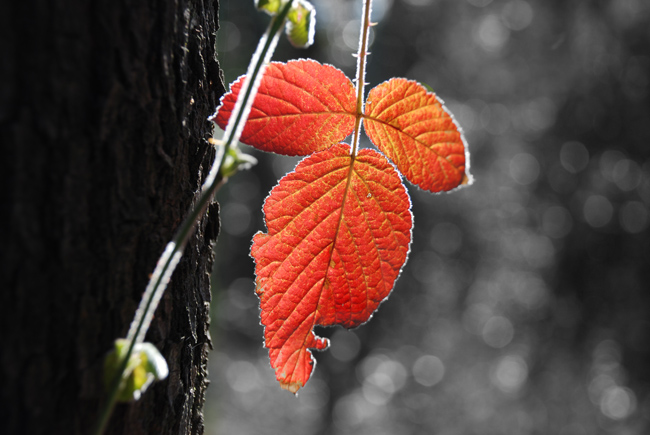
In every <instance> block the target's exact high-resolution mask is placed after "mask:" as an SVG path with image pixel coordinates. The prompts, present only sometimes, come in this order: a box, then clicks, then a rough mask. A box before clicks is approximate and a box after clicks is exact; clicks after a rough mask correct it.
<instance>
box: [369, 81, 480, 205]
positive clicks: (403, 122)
mask: <svg viewBox="0 0 650 435" xmlns="http://www.w3.org/2000/svg"><path fill="white" fill-rule="evenodd" d="M363 122H364V128H365V130H366V134H367V135H368V137H369V138H370V140H371V141H372V142H373V143H374V144H375V146H377V148H379V149H380V150H381V151H382V152H383V153H384V154H386V156H388V158H390V159H391V160H392V161H393V162H394V163H395V165H396V166H397V168H398V169H399V170H400V172H401V173H402V174H404V176H405V177H406V178H407V179H408V180H409V181H410V182H411V183H413V184H417V185H418V186H420V187H421V188H422V189H425V190H429V191H431V192H441V191H447V190H451V189H453V188H455V187H457V186H458V185H460V184H467V183H468V182H469V178H468V176H467V174H466V172H465V170H466V161H465V148H466V146H465V140H464V138H463V136H462V134H461V132H460V130H459V128H458V126H457V125H456V122H455V121H454V119H453V118H452V116H451V114H450V113H449V112H448V111H447V110H446V108H445V107H444V106H443V104H442V101H441V100H439V99H438V98H437V97H436V95H435V94H434V93H432V92H427V90H426V89H425V88H424V87H423V86H422V85H420V84H418V83H417V82H414V81H410V80H406V79H391V80H389V81H387V82H384V83H382V84H380V85H379V86H377V87H375V88H374V89H372V90H371V91H370V92H369V93H368V100H367V102H366V109H365V116H364V121H363Z"/></svg>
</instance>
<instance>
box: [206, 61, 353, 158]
mask: <svg viewBox="0 0 650 435" xmlns="http://www.w3.org/2000/svg"><path fill="white" fill-rule="evenodd" d="M243 79H244V76H242V77H240V78H239V79H238V80H237V81H236V82H235V83H233V84H232V85H231V86H230V92H229V93H227V94H226V95H225V96H224V97H223V98H222V100H221V106H220V107H219V109H218V112H217V116H216V117H215V118H214V119H213V121H215V122H216V123H217V124H218V125H219V126H220V127H221V128H224V129H225V128H226V124H227V123H228V119H229V118H230V114H231V113H232V110H233V108H234V107H235V102H236V101H237V96H238V95H239V90H240V88H241V85H242V82H243ZM354 92H355V91H354V86H353V85H352V82H351V81H350V80H349V79H348V78H347V77H346V76H345V74H343V72H342V71H340V70H338V69H336V68H334V67H333V66H331V65H322V64H320V63H318V62H316V61H313V60H295V61H290V62H288V63H286V64H284V63H281V62H272V63H271V64H270V65H269V66H268V67H267V68H266V71H265V73H264V77H263V78H262V82H261V84H260V87H259V89H258V91H257V96H256V97H255V100H254V102H253V107H252V109H251V113H250V115H249V117H248V121H247V122H246V126H245V128H244V130H243V132H242V135H241V139H240V140H241V142H243V143H246V144H248V145H252V146H254V147H256V148H258V149H260V150H263V151H272V152H275V153H279V154H285V155H307V154H311V153H313V152H315V151H322V150H324V149H327V148H329V147H330V146H332V145H334V144H336V143H338V142H339V141H341V140H343V139H344V138H345V137H346V136H347V135H349V134H350V133H351V132H352V129H353V128H354V119H355V111H356V102H355V93H354Z"/></svg>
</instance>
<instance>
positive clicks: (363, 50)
mask: <svg viewBox="0 0 650 435" xmlns="http://www.w3.org/2000/svg"><path fill="white" fill-rule="evenodd" d="M371 12H372V0H364V1H363V10H362V12H361V17H362V18H361V31H360V34H359V50H358V51H357V54H356V56H355V57H356V58H357V75H356V78H355V85H356V93H357V110H356V119H355V122H354V132H353V136H352V156H356V155H357V151H358V150H359V133H360V132H361V124H362V121H363V113H364V98H363V97H364V95H363V94H364V89H365V86H366V82H365V78H366V60H367V57H368V55H369V54H370V52H368V40H369V34H370V27H371V26H373V25H375V23H372V22H371V21H370V14H371Z"/></svg>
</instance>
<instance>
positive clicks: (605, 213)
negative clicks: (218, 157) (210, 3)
mask: <svg viewBox="0 0 650 435" xmlns="http://www.w3.org/2000/svg"><path fill="white" fill-rule="evenodd" d="M220 3H221V10H220V26H221V28H220V30H219V33H218V51H219V53H218V57H219V61H220V63H221V65H222V67H223V68H224V74H225V80H226V82H227V83H230V82H232V81H233V80H234V79H235V78H236V77H238V76H239V75H240V74H243V73H244V72H245V70H246V66H247V64H248V61H249V59H250V55H251V53H252V52H253V51H254V49H255V46H256V44H257V40H258V38H259V37H260V35H261V34H262V33H263V31H264V29H265V27H266V25H267V23H268V20H269V19H268V17H267V16H266V15H264V14H261V13H258V12H256V11H255V9H254V7H253V1H252V0H244V1H242V0H222V1H221V2H220ZM313 3H314V6H315V7H316V10H317V34H316V43H315V45H314V46H313V47H312V48H310V49H308V50H301V51H299V50H295V49H293V48H291V47H290V46H289V44H288V43H287V42H286V40H284V39H283V40H282V41H281V43H280V46H279V48H278V51H277V52H276V55H275V57H274V59H275V60H282V61H286V60H289V59H292V58H300V57H309V58H314V59H316V60H319V61H320V62H324V63H330V64H333V65H335V66H337V67H338V68H340V69H342V70H343V71H345V72H346V74H347V75H348V76H349V77H354V73H355V71H354V68H355V59H354V58H353V57H352V55H351V54H352V53H353V52H355V51H356V49H357V48H356V47H357V41H358V34H359V19H360V13H361V0H354V1H348V0H320V1H316V0H313ZM373 19H374V20H375V21H379V25H377V26H376V27H374V28H373V29H372V30H373V44H372V47H371V51H372V55H371V56H370V58H369V64H368V68H369V69H368V75H367V82H369V83H370V85H369V86H368V88H367V90H369V89H370V88H371V87H373V86H375V85H377V84H379V83H381V82H383V81H385V80H387V79H389V78H391V77H406V78H409V79H413V80H417V81H419V82H421V83H425V84H427V85H429V86H430V87H431V88H433V90H434V91H435V92H436V93H437V94H438V96H439V97H441V98H442V99H444V101H445V102H446V104H447V106H448V108H449V109H450V110H451V111H452V113H454V115H455V116H456V118H457V119H458V121H459V122H460V124H461V126H462V127H463V129H464V131H465V134H466V138H467V142H468V144H469V151H470V153H471V173H472V174H473V176H474V178H475V182H474V184H473V185H472V186H471V187H469V188H465V189H462V190H460V191H457V192H453V193H451V194H440V195H432V194H429V193H426V192H423V191H420V190H419V189H418V188H416V187H414V186H410V185H409V186H408V188H409V191H410V194H411V198H412V201H413V214H414V221H415V223H414V230H413V243H412V249H411V254H410V257H409V260H408V262H407V264H406V265H405V267H404V269H403V272H402V275H401V277H400V278H399V280H398V281H397V284H396V287H395V290H394V291H393V293H392V294H391V296H390V298H389V299H388V300H387V301H386V302H385V303H384V304H382V305H381V307H380V308H379V310H378V312H377V313H376V314H375V316H374V317H373V318H372V320H371V321H370V322H369V323H367V324H366V325H363V326H361V327H359V328H357V329H355V330H353V331H346V330H344V329H342V328H339V327H336V328H321V329H320V330H317V334H318V335H322V336H328V337H330V338H331V348H330V349H329V350H327V351H325V352H315V356H316V359H317V360H318V365H317V368H316V369H315V371H314V374H313V376H312V379H311V380H310V381H309V383H308V384H307V386H306V387H305V388H304V389H302V390H301V391H300V393H299V395H298V397H294V396H293V395H291V394H290V393H288V392H286V391H283V390H281V389H280V387H279V385H278V384H277V382H276V381H275V376H274V373H273V371H272V369H271V368H270V366H269V363H268V355H267V351H266V350H265V349H264V348H263V346H262V340H263V339H262V333H263V331H262V327H261V326H260V325H259V312H258V301H257V297H256V295H255V293H254V281H253V277H254V273H253V271H254V265H253V261H252V259H251V258H250V257H249V256H248V253H249V248H250V244H251V237H252V235H253V234H254V233H255V232H257V231H260V230H264V229H265V227H264V223H263V216H262V212H261V207H262V204H263V201H264V198H265V197H266V195H267V194H268V192H269V191H270V189H271V188H272V187H273V186H274V185H275V184H276V183H277V181H278V179H279V178H280V177H282V176H283V175H284V174H286V173H287V172H289V171H291V170H292V169H293V167H294V166H295V164H296V162H297V159H294V158H289V157H284V156H276V155H273V154H264V153H260V152H257V151H255V150H252V149H251V148H249V147H245V148H246V151H247V152H249V153H251V154H253V155H255V157H256V158H257V159H259V164H258V165H257V166H256V167H254V168H253V170H251V171H245V172H241V173H239V174H237V175H236V176H235V177H233V178H232V179H231V180H230V181H229V182H228V183H227V185H226V186H225V187H224V188H223V189H222V191H221V192H220V193H219V197H218V198H219V202H220V204H221V207H222V208H221V213H222V215H221V219H222V233H221V234H220V236H219V240H218V244H217V247H216V264H215V271H214V274H213V279H214V284H213V286H214V288H213V298H214V300H213V305H212V313H213V320H212V327H213V329H212V339H213V343H214V351H213V352H212V353H211V357H210V368H209V371H210V377H211V386H210V388H209V389H208V395H209V397H208V401H207V404H206V420H207V422H206V426H207V432H208V434H215V435H216V434H237V435H247V434H301V435H311V434H328V435H334V434H350V433H354V434H357V435H363V434H372V435H382V434H386V435H389V434H437V435H456V434H457V435H471V434H481V435H489V434H553V435H555V434H558V435H592V434H623V435H628V434H629V435H633V434H635V435H636V434H639V435H643V434H648V433H650V395H649V394H648V393H649V390H650V321H649V319H650V228H649V223H650V215H649V210H650V104H649V103H650V2H648V1H647V0H583V1H578V0H576V1H564V0H375V1H374V11H373Z"/></svg>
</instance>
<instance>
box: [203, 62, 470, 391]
mask: <svg viewBox="0 0 650 435" xmlns="http://www.w3.org/2000/svg"><path fill="white" fill-rule="evenodd" d="M261 83H262V84H261V85H260V88H259V91H258V94H257V97H256V98H255V101H254V103H253V106H252V110H251V115H250V117H249V119H248V121H247V123H246V125H245V127H244V130H243V134H242V137H241V141H242V142H244V143H247V144H249V145H252V146H254V147H256V148H258V149H261V150H265V151H273V152H276V153H280V154H288V155H309V154H312V153H314V154H312V155H311V156H309V157H307V158H306V159H305V160H303V161H302V162H301V163H300V164H299V165H298V166H297V167H296V170H295V171H294V172H292V173H290V174H288V175H286V176H285V177H284V178H282V179H281V180H280V183H279V184H278V185H277V186H276V187H275V188H274V189H273V190H272V191H271V194H270V195H269V197H268V198H267V200H266V203H265V205H264V213H265V219H266V226H267V229H268V233H266V234H264V233H258V234H256V235H255V237H254V239H253V246H252V248H251V255H252V256H253V257H254V259H255V272H256V275H257V293H258V295H259V297H260V308H261V314H260V317H261V321H262V324H263V325H264V338H265V346H266V347H267V348H268V349H269V355H270V359H271V366H272V367H273V368H274V369H275V372H276V377H277V379H278V381H280V384H281V386H282V387H283V388H285V389H287V390H289V391H292V392H294V393H295V392H296V391H298V389H299V388H301V387H302V386H304V385H305V383H306V382H307V380H308V379H309V377H310V376H311V373H312V370H313V366H314V363H315V360H314V358H313V356H312V354H311V351H310V349H318V350H323V349H325V348H327V346H328V341H327V339H323V338H321V337H317V336H316V335H315V333H314V327H315V326H317V325H321V326H331V325H342V326H344V327H346V328H352V327H355V326H358V325H360V324H362V323H364V322H366V321H367V320H368V319H369V318H370V316H371V315H372V314H373V313H374V311H375V310H376V309H377V307H378V306H379V304H380V303H381V302H382V301H383V300H384V299H385V298H386V297H387V296H388V294H389V293H390V292H391V290H392V288H393V285H394V283H395V280H396V279H397V277H398V275H399V272H400V270H401V268H402V267H403V265H404V263H405V261H406V258H407V253H408V249H409V244H410V240H411V226H412V218H411V212H410V200H409V197H408V194H407V193H406V188H405V187H404V185H403V184H402V181H401V177H400V174H399V173H398V172H397V170H399V171H400V172H401V173H402V174H403V175H404V176H405V177H406V178H407V179H408V180H409V181H410V182H412V183H414V184H416V185H418V186H420V187H421V188H423V189H426V190H429V191H432V192H440V191H448V190H452V189H454V188H456V187H458V186H459V185H462V184H468V183H469V180H470V177H469V176H468V174H467V172H466V169H467V168H468V166H469V165H468V162H467V161H466V154H465V152H466V145H465V141H464V138H463V136H462V134H461V132H460V129H459V128H458V126H457V124H456V122H455V121H454V119H453V117H452V116H451V114H450V113H449V112H448V111H447V110H446V109H445V107H444V105H443V103H442V101H441V100H439V99H438V98H437V97H436V95H435V94H433V93H432V92H428V91H427V90H426V89H425V88H424V87H422V86H421V85H420V84H418V83H416V82H413V81H409V80H405V79H391V80H389V81H387V82H385V83H382V84H380V85H379V86H377V87H375V88H374V89H372V90H371V91H370V92H369V94H368V100H367V104H366V106H365V113H363V114H358V115H357V113H356V110H357V109H356V97H355V90H354V86H353V85H352V83H351V82H350V80H349V79H347V78H346V77H345V75H344V74H343V73H342V72H341V71H340V70H338V69H336V68H334V67H332V66H330V65H322V64H320V63H318V62H315V61H311V60H299V61H291V62H288V63H287V64H283V63H277V62H275V63H271V64H270V65H269V66H268V68H267V70H266V73H265V75H264V77H263V79H262V82H261ZM240 87H241V79H240V80H239V81H237V82H236V83H235V84H233V85H232V86H231V91H230V93H228V94H226V96H224V97H223V99H222V105H221V107H220V108H219V110H218V112H217V115H216V117H215V119H214V120H215V122H217V124H219V125H220V126H222V127H223V126H225V125H226V123H227V122H228V118H229V116H230V113H231V112H232V109H233V107H234V104H235V102H236V99H237V95H238V92H239V89H240ZM357 118H361V119H362V120H363V124H364V128H365V130H366V133H367V134H368V137H369V138H370V140H371V141H372V142H373V143H374V144H375V145H376V146H377V147H378V148H379V150H380V151H381V152H383V153H384V154H385V156H387V157H388V158H390V159H391V160H392V161H393V162H394V163H395V165H396V166H397V170H396V169H395V168H394V167H393V166H392V165H391V164H390V163H389V162H388V160H387V159H386V157H384V155H382V154H380V153H378V152H376V151H373V150H368V149H364V150H361V151H359V152H358V153H357V154H356V155H353V154H352V153H351V149H350V146H349V145H347V144H340V143H339V142H340V141H341V140H342V139H344V138H345V137H346V136H348V135H349V134H350V133H351V132H352V130H353V128H354V124H355V120H356V119H357Z"/></svg>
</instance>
